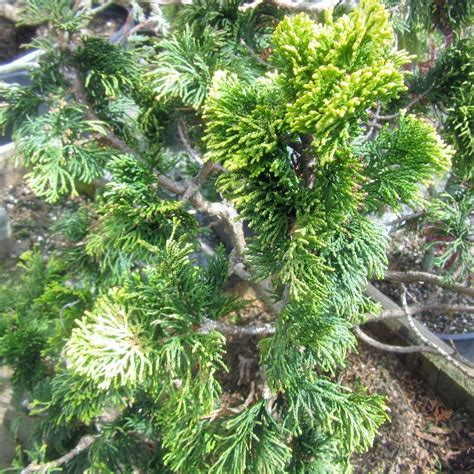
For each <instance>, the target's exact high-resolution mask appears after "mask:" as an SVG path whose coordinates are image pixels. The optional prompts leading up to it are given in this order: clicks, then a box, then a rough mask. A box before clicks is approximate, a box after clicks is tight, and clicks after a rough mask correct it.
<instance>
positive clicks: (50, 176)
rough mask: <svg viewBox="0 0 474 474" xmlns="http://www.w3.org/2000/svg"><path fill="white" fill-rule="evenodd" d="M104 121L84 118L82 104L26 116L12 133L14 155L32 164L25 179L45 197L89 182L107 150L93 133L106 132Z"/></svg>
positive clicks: (51, 197)
mask: <svg viewBox="0 0 474 474" xmlns="http://www.w3.org/2000/svg"><path fill="white" fill-rule="evenodd" d="M106 133H107V132H106V130H105V128H104V124H103V123H101V122H98V121H92V120H84V118H83V113H82V110H81V107H79V106H73V105H63V106H62V107H61V105H60V106H59V108H57V109H55V110H51V111H50V112H49V113H46V114H44V115H40V116H39V117H35V118H27V119H26V120H25V121H24V123H23V125H22V126H21V127H20V128H18V130H17V131H16V133H15V141H16V145H17V156H18V157H19V159H20V157H21V159H22V161H23V163H24V165H25V166H32V171H31V172H30V173H28V175H27V176H26V179H27V181H28V184H29V185H30V187H31V189H32V190H33V191H34V192H35V193H36V194H37V195H39V196H43V197H44V198H45V200H46V201H48V202H54V201H57V200H58V199H59V197H60V196H61V195H63V194H73V195H74V194H77V191H76V181H81V182H83V183H91V182H92V181H93V180H94V179H95V178H98V177H100V176H101V174H102V172H103V169H104V166H105V163H106V161H107V159H108V158H110V151H108V150H104V149H103V148H102V147H100V146H99V145H98V143H97V142H96V140H94V139H91V138H89V137H90V136H91V135H92V134H98V135H105V134H106Z"/></svg>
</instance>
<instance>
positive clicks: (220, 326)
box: [198, 319, 275, 337]
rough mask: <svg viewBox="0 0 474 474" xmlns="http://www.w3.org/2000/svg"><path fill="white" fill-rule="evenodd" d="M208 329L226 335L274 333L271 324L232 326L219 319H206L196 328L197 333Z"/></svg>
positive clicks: (206, 331) (205, 331) (267, 334)
mask: <svg viewBox="0 0 474 474" xmlns="http://www.w3.org/2000/svg"><path fill="white" fill-rule="evenodd" d="M210 331H218V332H220V333H222V334H225V335H226V336H235V337H239V336H271V335H273V334H275V327H274V326H273V325H272V324H263V325H262V326H255V325H249V326H234V325H231V324H227V323H223V322H221V321H214V320H213V319H206V321H205V322H204V324H202V325H201V326H200V328H199V329H198V332H199V333H202V334H206V333H208V332H210Z"/></svg>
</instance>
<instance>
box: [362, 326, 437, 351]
mask: <svg viewBox="0 0 474 474" xmlns="http://www.w3.org/2000/svg"><path fill="white" fill-rule="evenodd" d="M354 332H355V334H356V336H357V337H358V338H359V339H360V340H361V341H364V342H365V343H366V344H368V345H369V346H372V347H375V349H379V350H381V351H385V352H392V353H396V354H413V353H415V352H431V353H436V351H435V350H434V349H433V348H431V347H427V346H392V345H391V344H384V343H383V342H380V341H377V340H376V339H374V338H373V337H371V336H369V335H368V334H367V333H365V332H364V331H363V330H362V329H361V328H360V327H359V326H354Z"/></svg>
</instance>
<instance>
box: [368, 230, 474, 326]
mask: <svg viewBox="0 0 474 474" xmlns="http://www.w3.org/2000/svg"><path fill="white" fill-rule="evenodd" d="M424 248H425V241H424V239H423V238H421V237H419V235H418V234H416V233H415V232H412V231H407V230H402V231H399V232H397V233H395V234H394V235H393V236H392V243H391V246H390V249H389V254H388V258H389V262H390V265H389V268H390V269H391V270H400V271H422V267H421V262H422V259H423V255H424ZM433 272H434V273H435V272H437V271H436V269H434V270H433ZM437 273H438V274H440V275H442V272H437ZM374 284H375V286H376V287H377V288H378V289H379V290H380V291H382V292H383V293H385V294H386V295H387V296H389V297H390V298H392V299H393V300H394V301H395V302H396V303H398V304H400V303H401V301H400V287H399V285H398V284H396V283H390V282H387V281H378V282H375V283H374ZM405 286H406V289H407V301H408V304H410V303H412V304H421V305H423V304H427V305H428V304H433V303H434V304H436V303H444V304H454V305H472V304H473V301H472V298H469V297H468V296H464V295H460V294H457V293H454V292H453V291H449V290H446V289H443V288H439V287H436V286H432V285H424V284H420V283H409V284H407V285H405ZM416 319H418V321H420V322H422V323H423V324H425V325H426V326H427V327H428V329H430V330H431V331H432V332H434V333H438V334H455V333H472V332H474V314H472V313H456V314H442V313H441V314H440V313H431V312H428V311H425V312H423V313H420V314H417V315H416Z"/></svg>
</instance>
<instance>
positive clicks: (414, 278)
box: [383, 270, 474, 296]
mask: <svg viewBox="0 0 474 474" xmlns="http://www.w3.org/2000/svg"><path fill="white" fill-rule="evenodd" d="M383 279H384V280H389V281H396V282H400V283H420V282H423V283H429V284H430V285H435V286H440V287H441V288H449V289H450V290H453V291H455V292H456V293H462V294H463V295H468V296H474V287H472V286H464V285H460V284H458V283H453V282H450V281H447V280H445V279H444V278H443V277H440V276H438V275H435V274H434V273H428V272H417V271H408V272H399V271H393V270H387V271H386V272H385V276H384V278H383Z"/></svg>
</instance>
